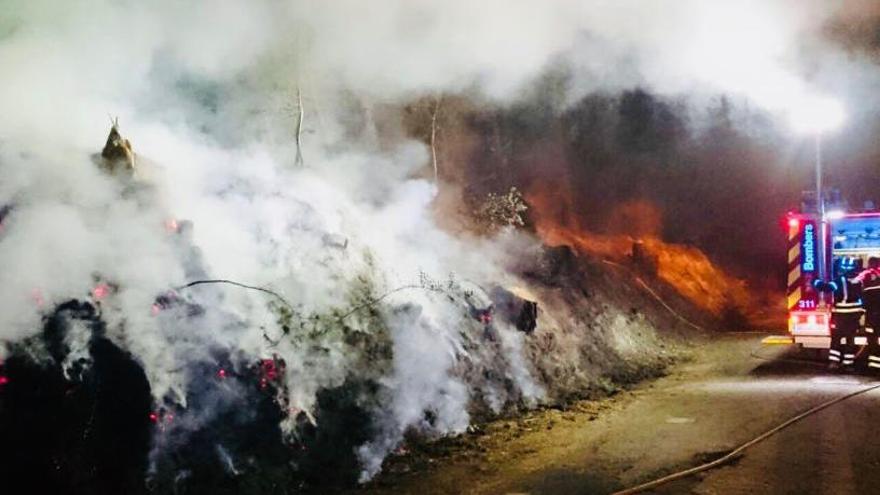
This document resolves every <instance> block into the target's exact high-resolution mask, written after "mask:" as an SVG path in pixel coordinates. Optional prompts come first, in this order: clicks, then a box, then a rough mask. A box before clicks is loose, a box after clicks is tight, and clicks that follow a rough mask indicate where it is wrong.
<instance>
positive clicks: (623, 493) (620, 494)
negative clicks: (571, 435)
mask: <svg viewBox="0 0 880 495" xmlns="http://www.w3.org/2000/svg"><path fill="white" fill-rule="evenodd" d="M878 388H880V383H877V384H874V385H870V386H867V387H864V388H861V389H859V390H856V391H855V392H850V393H848V394H846V395H843V396H840V397H837V398H835V399H831V400H829V401H826V402H823V403H821V404H819V405H817V406H814V407H812V408H810V409H808V410H806V411H804V412H802V413H800V414H798V415H796V416H794V417H792V418H789V419H788V420H786V421H785V422H783V423H781V424H779V425H777V426H775V427H774V428H772V429H770V430H767V431H765V432H764V433H762V434H760V435H758V436H757V437H755V438H753V439H751V440H749V441H748V442H746V443H744V444H742V445H740V446H739V447H737V448H735V449H733V450H732V451H730V452H729V453H728V454H726V455H724V456H722V457H719V458H718V459H715V460H714V461H711V462H707V463H705V464H701V465H699V466H695V467H692V468H689V469H685V470H683V471H679V472H677V473H672V474H670V475H667V476H664V477H662V478H658V479H655V480H653V481H649V482H647V483H642V484H641V485H637V486H634V487H632V488H627V489H625V490H620V491H617V492H614V493H613V494H612V495H631V494H634V493H641V492H644V491H646V490H650V489H652V488H657V487H658V486H660V485H664V484H666V483H669V482H671V481H675V480H680V479H682V478H686V477H688V476H691V475H693V474H697V473H700V472H703V471H708V470H710V469H713V468H716V467H718V466H721V465H723V464H726V463H728V462H730V461H732V460H734V459H736V458H738V457H740V456H741V455H742V454H743V452H745V451H746V450H747V449H748V448H750V447H753V446H755V445H757V444H759V443H761V442H763V441H764V440H766V439H768V438H770V437H771V436H773V435H775V434H776V433H779V432H780V431H782V430H783V429H785V428H787V427H789V426H791V425H793V424H795V423H797V422H798V421H801V420H802V419H805V418H807V417H809V416H812V415H813V414H816V413H818V412H819V411H821V410H823V409H827V408H829V407H831V406H833V405H835V404H837V403H840V402H843V401H845V400H847V399H851V398H853V397H855V396H857V395H861V394H864V393H867V392H870V391H872V390H876V389H878Z"/></svg>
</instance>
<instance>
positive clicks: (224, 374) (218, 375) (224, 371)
mask: <svg viewBox="0 0 880 495" xmlns="http://www.w3.org/2000/svg"><path fill="white" fill-rule="evenodd" d="M217 377H218V378H226V370H224V369H223V368H220V371H218V372H217Z"/></svg>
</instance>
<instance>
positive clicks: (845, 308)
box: [816, 257, 865, 369]
mask: <svg viewBox="0 0 880 495" xmlns="http://www.w3.org/2000/svg"><path fill="white" fill-rule="evenodd" d="M857 273H858V264H857V262H856V259H855V258H850V257H845V258H838V259H837V260H835V263H834V275H835V278H834V279H832V280H831V281H829V282H821V281H817V282H818V283H817V284H816V286H817V288H818V289H820V290H825V291H829V292H832V293H833V294H834V307H833V308H832V309H831V348H830V349H829V350H828V365H829V368H830V369H837V368H839V367H841V366H843V367H846V368H849V367H852V365H853V364H854V363H855V360H856V345H855V335H856V333H857V332H858V330H859V328H860V327H861V324H862V318H863V316H864V314H865V310H864V308H863V307H862V290H861V282H859V281H857V280H856V275H857Z"/></svg>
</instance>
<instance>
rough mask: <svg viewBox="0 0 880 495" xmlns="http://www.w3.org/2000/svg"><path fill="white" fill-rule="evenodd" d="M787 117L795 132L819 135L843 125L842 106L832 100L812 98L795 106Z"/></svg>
mask: <svg viewBox="0 0 880 495" xmlns="http://www.w3.org/2000/svg"><path fill="white" fill-rule="evenodd" d="M789 116H790V118H791V126H792V127H793V128H794V130H795V131H797V132H801V133H804V134H807V133H809V134H820V133H823V132H826V131H832V130H834V129H837V128H838V127H840V125H841V124H843V117H844V115H843V105H841V104H840V102H839V101H837V100H835V99H832V98H813V99H809V100H804V101H803V102H802V103H800V104H799V105H796V106H795V107H794V108H792V109H791V113H790V114H789Z"/></svg>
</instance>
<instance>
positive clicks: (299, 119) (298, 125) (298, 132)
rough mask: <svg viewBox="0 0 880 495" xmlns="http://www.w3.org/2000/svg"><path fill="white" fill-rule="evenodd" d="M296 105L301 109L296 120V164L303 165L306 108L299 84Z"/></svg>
mask: <svg viewBox="0 0 880 495" xmlns="http://www.w3.org/2000/svg"><path fill="white" fill-rule="evenodd" d="M296 106H297V109H298V110H299V115H298V117H297V121H296V166H298V167H302V166H303V163H304V160H303V155H302V128H303V118H304V117H305V109H304V108H303V100H302V90H301V89H300V87H299V85H297V86H296Z"/></svg>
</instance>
